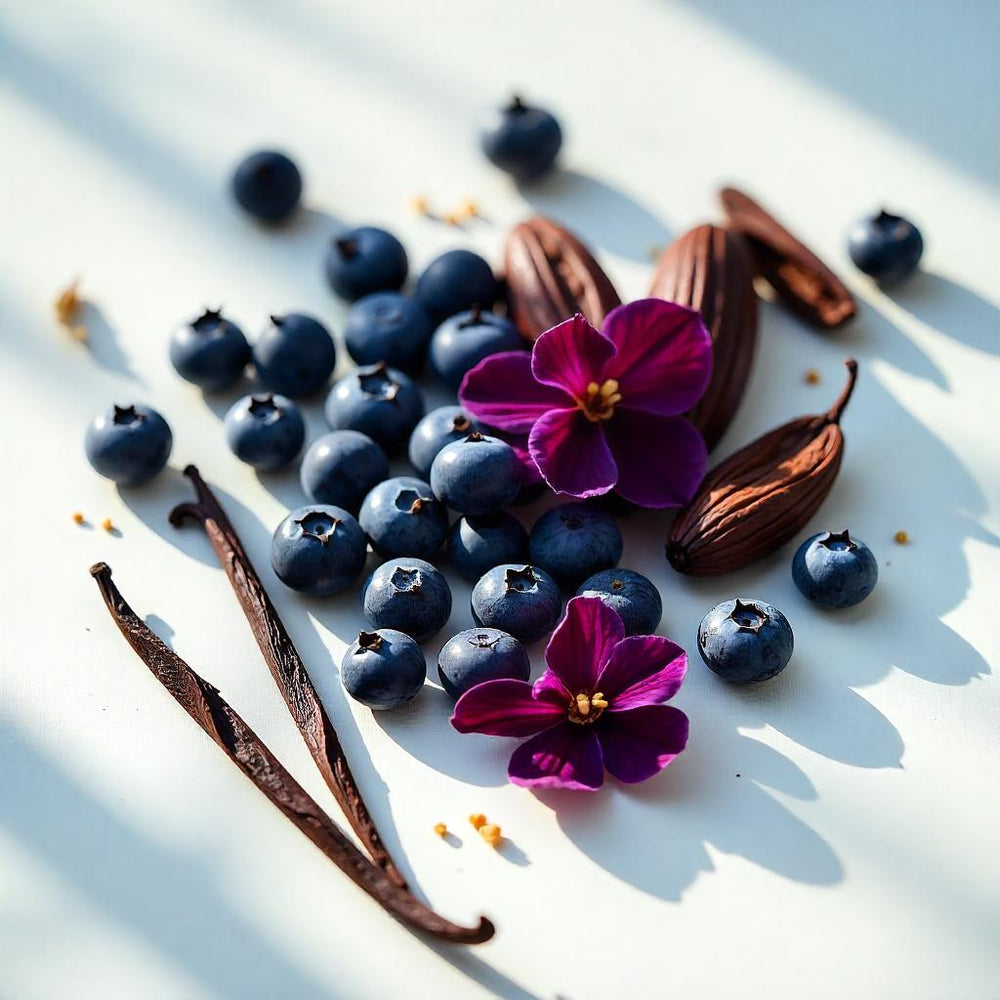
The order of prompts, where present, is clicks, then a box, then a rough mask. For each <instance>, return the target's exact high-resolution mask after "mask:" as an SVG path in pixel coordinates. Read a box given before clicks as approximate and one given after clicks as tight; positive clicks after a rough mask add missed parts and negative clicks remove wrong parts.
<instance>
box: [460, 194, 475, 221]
mask: <svg viewBox="0 0 1000 1000" xmlns="http://www.w3.org/2000/svg"><path fill="white" fill-rule="evenodd" d="M460 211H461V213H462V215H464V216H465V217H466V218H467V219H474V218H475V217H476V216H477V215H479V206H478V205H477V204H476V203H475V202H474V201H473V200H472V199H471V198H466V199H465V201H463V202H462V207H461V209H460Z"/></svg>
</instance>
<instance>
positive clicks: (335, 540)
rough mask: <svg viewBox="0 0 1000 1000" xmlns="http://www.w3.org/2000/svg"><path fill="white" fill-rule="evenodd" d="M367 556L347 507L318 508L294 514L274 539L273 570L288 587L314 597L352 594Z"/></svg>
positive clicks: (317, 506) (309, 508)
mask: <svg viewBox="0 0 1000 1000" xmlns="http://www.w3.org/2000/svg"><path fill="white" fill-rule="evenodd" d="M367 554H368V544H367V542H366V541H365V534H364V532H363V531H362V530H361V527H360V526H359V524H358V522H357V521H355V520H354V517H353V515H352V514H349V513H348V512H347V511H346V510H344V509H343V508H342V507H333V506H330V505H328V504H313V505H310V506H307V507H300V508H299V509H298V510H293V511H292V513H291V514H289V515H288V517H286V518H285V519H284V521H282V522H281V524H279V525H278V527H277V530H276V531H275V532H274V537H273V538H272V539H271V566H272V568H273V569H274V572H275V573H276V574H277V576H278V579H279V580H281V582H282V583H283V584H285V586H286V587H291V588H292V590H299V591H301V592H302V593H304V594H312V595H313V596H314V597H330V596H331V595H333V594H339V593H341V592H342V591H344V590H347V588H348V587H350V586H351V584H353V583H354V581H355V580H357V578H358V577H359V576H360V575H361V571H362V570H363V569H364V567H365V559H366V557H367Z"/></svg>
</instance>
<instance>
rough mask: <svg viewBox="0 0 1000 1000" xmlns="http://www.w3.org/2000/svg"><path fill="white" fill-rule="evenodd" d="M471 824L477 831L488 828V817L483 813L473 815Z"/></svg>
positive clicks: (470, 818)
mask: <svg viewBox="0 0 1000 1000" xmlns="http://www.w3.org/2000/svg"><path fill="white" fill-rule="evenodd" d="M469 822H470V823H471V824H472V825H473V826H474V827H475V828H476V829H477V830H481V829H482V828H483V827H484V826H486V817H485V816H484V815H483V814H482V813H472V815H471V816H469Z"/></svg>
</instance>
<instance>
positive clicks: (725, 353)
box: [649, 225, 757, 449]
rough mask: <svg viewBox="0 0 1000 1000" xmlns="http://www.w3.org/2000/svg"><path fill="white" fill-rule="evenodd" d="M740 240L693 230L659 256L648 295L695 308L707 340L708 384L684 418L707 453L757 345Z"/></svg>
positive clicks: (749, 269)
mask: <svg viewBox="0 0 1000 1000" xmlns="http://www.w3.org/2000/svg"><path fill="white" fill-rule="evenodd" d="M753 275H754V269H753V261H752V258H751V256H750V250H749V248H748V247H747V243H746V240H745V239H744V238H743V237H742V236H740V235H739V234H738V233H733V232H730V231H729V230H726V229H723V228H721V227H719V226H708V225H705V226H698V227H697V228H695V229H692V230H690V231H689V232H687V233H685V234H684V235H683V236H681V237H679V238H678V239H676V240H674V242H673V243H671V244H670V246H668V247H667V248H666V250H664V251H663V253H662V255H661V256H660V259H659V261H658V262H657V265H656V271H655V273H654V274H653V283H652V286H651V287H650V290H649V294H650V295H652V296H654V297H655V298H659V299H666V300H667V301H668V302H676V303H678V304H679V305H682V306H688V307H689V308H691V309H697V310H698V311H699V312H700V313H701V316H702V319H704V321H705V326H706V327H708V332H709V333H710V334H711V335H712V354H713V358H712V379H711V381H710V382H709V383H708V388H707V389H706V390H705V395H704V396H702V398H701V399H700V400H699V401H698V403H697V405H696V406H695V407H694V408H693V409H692V410H691V411H690V412H689V413H688V418H689V419H690V420H691V422H692V423H693V424H694V425H695V426H696V427H697V428H698V430H700V431H701V433H702V437H704V439H705V444H706V445H708V447H709V449H712V448H713V447H715V445H716V444H717V443H718V441H719V438H721V437H722V435H723V433H724V432H725V430H726V428H727V427H728V426H729V423H730V421H731V420H732V419H733V414H735V412H736V408H737V407H738V406H739V404H740V400H741V399H742V398H743V390H744V388H745V387H746V384H747V378H749V376H750V365H751V362H752V361H753V356H754V350H755V348H756V346H757V295H756V293H755V292H754V290H753Z"/></svg>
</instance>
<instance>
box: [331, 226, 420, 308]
mask: <svg viewBox="0 0 1000 1000" xmlns="http://www.w3.org/2000/svg"><path fill="white" fill-rule="evenodd" d="M408 268H409V263H408V261H407V259H406V251H405V250H404V249H403V244H402V243H400V242H399V240H397V239H396V237H395V236H393V235H392V233H387V232H386V231H385V230H384V229H378V228H376V227H375V226H359V227H358V228H357V229H349V230H348V231H347V232H346V233H343V234H341V235H340V236H338V237H337V238H336V239H335V240H332V241H331V242H330V248H329V250H328V251H327V254H326V280H327V281H329V282H330V287H331V288H332V289H333V290H334V291H335V292H336V293H337V294H338V295H339V296H340V297H341V298H344V299H347V300H348V301H350V302H353V301H354V300H355V299H360V298H361V297H362V296H363V295H371V293H372V292H394V291H396V290H397V289H399V288H402V287H403V282H404V281H406V272H407V270H408Z"/></svg>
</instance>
